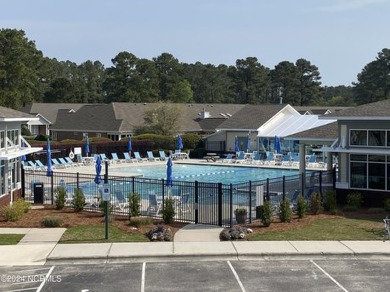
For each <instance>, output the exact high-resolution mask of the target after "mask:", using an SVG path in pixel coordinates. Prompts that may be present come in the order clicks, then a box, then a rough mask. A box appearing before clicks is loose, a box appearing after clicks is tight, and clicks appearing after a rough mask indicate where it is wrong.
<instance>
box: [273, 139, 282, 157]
mask: <svg viewBox="0 0 390 292" xmlns="http://www.w3.org/2000/svg"><path fill="white" fill-rule="evenodd" d="M274 150H275V152H276V153H282V149H281V145H280V138H279V137H278V136H275V144H274Z"/></svg>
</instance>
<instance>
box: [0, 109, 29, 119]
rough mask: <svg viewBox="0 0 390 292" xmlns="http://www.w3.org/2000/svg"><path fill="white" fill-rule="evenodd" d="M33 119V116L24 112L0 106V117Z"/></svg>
mask: <svg viewBox="0 0 390 292" xmlns="http://www.w3.org/2000/svg"><path fill="white" fill-rule="evenodd" d="M21 118H22V119H26V120H29V119H34V118H35V117H34V116H32V115H30V114H27V113H25V112H21V111H17V110H14V109H11V108H7V107H3V106H0V119H2V120H4V119H21Z"/></svg>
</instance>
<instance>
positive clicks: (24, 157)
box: [21, 141, 26, 161]
mask: <svg viewBox="0 0 390 292" xmlns="http://www.w3.org/2000/svg"><path fill="white" fill-rule="evenodd" d="M21 146H22V148H24V147H26V145H25V144H24V142H23V141H22V144H21ZM21 159H22V161H26V155H22V157H21Z"/></svg>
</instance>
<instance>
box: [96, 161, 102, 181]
mask: <svg viewBox="0 0 390 292" xmlns="http://www.w3.org/2000/svg"><path fill="white" fill-rule="evenodd" d="M95 168H96V176H95V179H94V181H95V183H96V184H100V183H101V182H102V178H101V177H100V172H101V171H102V159H101V158H100V155H99V156H98V157H97V158H96V165H95Z"/></svg>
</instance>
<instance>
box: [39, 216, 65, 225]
mask: <svg viewBox="0 0 390 292" xmlns="http://www.w3.org/2000/svg"><path fill="white" fill-rule="evenodd" d="M62 222H63V220H62V218H60V217H56V216H48V217H45V218H43V220H42V225H43V226H45V227H59V226H61V224H62Z"/></svg>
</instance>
